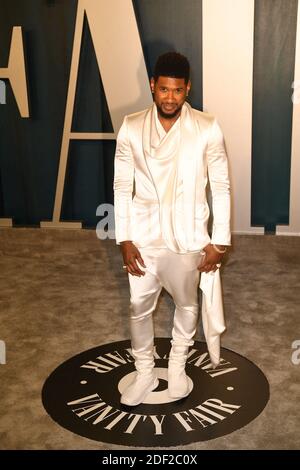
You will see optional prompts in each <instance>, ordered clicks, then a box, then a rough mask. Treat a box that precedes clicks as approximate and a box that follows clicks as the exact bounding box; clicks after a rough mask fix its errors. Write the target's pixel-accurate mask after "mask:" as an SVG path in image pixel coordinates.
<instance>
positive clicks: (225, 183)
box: [206, 119, 231, 245]
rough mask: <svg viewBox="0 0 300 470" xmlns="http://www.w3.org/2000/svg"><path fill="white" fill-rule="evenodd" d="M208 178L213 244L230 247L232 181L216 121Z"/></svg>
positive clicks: (208, 151) (213, 126) (208, 163)
mask: <svg viewBox="0 0 300 470" xmlns="http://www.w3.org/2000/svg"><path fill="white" fill-rule="evenodd" d="M206 157H207V165H208V176H209V182H210V187H211V192H212V208H213V227H212V237H211V243H214V244H218V245H230V244H231V233H230V181H229V174H228V160H227V155H226V150H225V145H224V138H223V133H222V131H221V128H220V126H219V124H218V122H217V120H216V119H214V121H213V124H212V127H211V130H210V136H209V140H208V146H207V152H206Z"/></svg>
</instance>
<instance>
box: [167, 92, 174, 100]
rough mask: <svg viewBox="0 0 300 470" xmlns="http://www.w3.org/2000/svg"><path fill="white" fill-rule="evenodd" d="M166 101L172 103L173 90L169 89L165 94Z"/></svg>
mask: <svg viewBox="0 0 300 470" xmlns="http://www.w3.org/2000/svg"><path fill="white" fill-rule="evenodd" d="M167 103H174V95H173V91H171V90H169V92H168V94H167Z"/></svg>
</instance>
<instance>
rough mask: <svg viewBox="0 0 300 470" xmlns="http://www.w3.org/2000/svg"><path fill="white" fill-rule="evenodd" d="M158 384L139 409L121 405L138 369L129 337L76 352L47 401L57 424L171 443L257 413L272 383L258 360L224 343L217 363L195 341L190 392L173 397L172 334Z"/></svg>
mask: <svg viewBox="0 0 300 470" xmlns="http://www.w3.org/2000/svg"><path fill="white" fill-rule="evenodd" d="M155 346H156V354H155V369H156V373H157V376H158V378H159V386H158V387H157V388H156V389H155V390H154V391H153V392H151V393H150V394H149V395H148V396H147V398H146V399H145V401H144V403H142V404H140V405H138V406H136V407H127V406H124V405H122V404H120V394H121V393H122V391H123V390H124V388H125V387H126V386H127V384H129V383H130V381H131V380H132V378H133V375H134V371H135V368H134V360H133V357H132V356H131V354H130V341H129V340H126V341H120V342H117V343H111V344H105V345H103V346H99V347H96V348H93V349H90V350H88V351H84V352H83V353H81V354H78V355H77V356H74V357H72V358H71V359H69V360H67V361H66V362H64V363H63V364H61V365H60V366H59V367H58V368H57V369H55V370H54V371H53V372H52V374H51V375H50V376H49V377H48V378H47V380H46V382H45V384H44V387H43V391H42V400H43V405H44V407H45V409H46V410H47V412H48V413H49V415H50V416H51V417H52V418H53V419H54V421H56V422H57V423H58V424H60V425H61V426H63V427H64V428H66V429H69V430H70V431H72V432H74V433H76V434H79V435H81V436H84V437H86V438H89V439H94V440H96V441H102V442H109V443H113V444H121V445H125V446H142V447H156V446H157V447H160V446H161V447H168V446H178V445H185V444H190V443H193V442H197V441H206V440H209V439H214V438H216V437H220V436H224V435H225V434H229V433H231V432H233V431H235V430H236V429H239V428H241V427H243V426H245V425H246V424H248V423H249V422H250V421H252V420H253V419H254V418H256V417H257V416H258V415H259V414H260V413H261V411H262V410H263V409H264V407H265V406H266V404H267V402H268V400H269V384H268V382H267V379H266V377H265V376H264V374H263V373H262V371H261V370H260V369H259V368H258V367H257V366H256V365H255V364H253V363H252V362H251V361H249V360H247V359H246V358H244V357H242V356H240V355H239V354H237V353H235V352H233V351H230V350H229V349H225V348H222V349H221V357H222V359H221V363H220V365H219V366H218V367H217V368H215V369H213V368H212V365H211V363H210V360H209V356H208V352H207V348H206V344H205V343H202V342H199V341H196V342H195V344H194V346H193V347H191V348H190V352H189V357H188V361H187V365H186V372H187V374H188V376H189V380H190V385H191V389H192V391H191V393H190V395H189V396H187V397H186V398H183V399H181V400H174V399H171V398H169V396H168V383H167V367H168V355H169V351H170V347H171V345H170V339H169V338H156V339H155Z"/></svg>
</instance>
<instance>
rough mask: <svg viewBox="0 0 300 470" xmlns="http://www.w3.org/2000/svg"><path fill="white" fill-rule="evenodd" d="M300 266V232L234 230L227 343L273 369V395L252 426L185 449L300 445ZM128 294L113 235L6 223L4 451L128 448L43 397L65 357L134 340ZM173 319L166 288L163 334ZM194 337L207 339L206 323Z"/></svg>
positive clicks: (158, 320)
mask: <svg viewBox="0 0 300 470" xmlns="http://www.w3.org/2000/svg"><path fill="white" fill-rule="evenodd" d="M299 263H300V238H298V237H283V236H272V235H265V236H259V235H243V236H242V235H239V236H238V235H236V236H234V237H233V246H232V249H231V250H230V253H229V255H228V256H227V259H226V263H224V266H223V268H222V280H223V292H224V307H225V313H226V322H227V331H226V332H225V334H224V335H223V337H222V345H223V346H224V347H225V348H228V349H231V350H233V351H236V352H238V353H239V354H241V355H243V356H245V357H246V358H248V359H250V360H251V361H253V362H254V363H255V364H256V365H257V366H258V367H259V368H260V369H261V370H262V371H263V372H264V374H265V375H266V377H267V379H268V381H269V384H270V391H271V396H270V401H269V402H268V404H267V406H266V408H265V409H264V410H263V412H262V413H261V414H260V415H259V416H258V417H257V418H256V419H255V420H253V421H252V422H251V423H249V424H248V425H246V426H245V427H243V428H241V429H239V430H237V431H235V432H233V433H232V434H229V435H226V436H223V437H220V438H217V439H213V440H210V441H205V442H199V443H196V444H191V445H186V446H184V447H183V448H184V449H299V447H300V428H299V422H300V407H299V403H300V364H299V365H297V363H293V361H292V355H293V352H294V353H295V351H294V350H293V348H292V343H293V342H294V341H295V340H299V341H300V307H299V306H300V271H299V265H300V264H299ZM128 301H129V293H128V281H127V277H126V274H124V272H123V270H122V259H121V255H120V251H119V247H118V246H116V245H115V242H114V240H106V241H101V240H99V239H97V237H96V232H95V231H94V230H87V229H84V230H59V229H49V230H47V229H40V228H21V227H20V228H12V229H11V228H7V229H6V228H1V229H0V315H1V328H0V340H2V341H4V342H5V346H6V363H5V364H0V383H1V385H0V387H1V400H0V449H120V448H121V449H122V448H123V449H128V448H127V447H125V446H124V447H122V446H117V445H112V444H106V443H101V442H96V441H93V440H89V439H87V438H84V437H81V436H79V435H76V434H73V433H71V432H70V431H68V430H66V429H64V428H62V427H60V426H59V425H58V424H57V423H55V422H54V421H53V420H52V419H51V418H50V417H49V416H48V415H47V413H46V411H45V409H44V408H43V405H42V402H41V389H42V387H43V384H44V382H45V380H46V378H47V377H48V376H49V374H50V373H51V372H52V371H53V370H54V369H55V368H56V367H57V366H58V365H59V364H61V363H63V362H64V361H66V360H67V359H68V358H70V357H72V356H74V355H76V354H79V353H80V352H83V351H85V350H87V349H91V348H93V347H96V346H99V345H101V344H106V343H109V342H115V341H121V340H124V339H128V338H129V330H128V322H127V306H128ZM172 315H173V304H172V299H171V298H170V296H169V295H168V294H167V293H166V292H164V293H163V294H162V295H161V298H160V300H159V304H158V307H157V312H156V315H155V331H156V336H159V337H170V334H171V325H172ZM196 339H200V340H202V339H203V336H202V332H201V327H199V332H198V334H197V338H196ZM2 344H3V343H2ZM299 344H300V343H299ZM299 357H300V354H299V355H298V358H299ZM294 358H295V354H294ZM294 362H299V361H294ZM177 448H179V447H177Z"/></svg>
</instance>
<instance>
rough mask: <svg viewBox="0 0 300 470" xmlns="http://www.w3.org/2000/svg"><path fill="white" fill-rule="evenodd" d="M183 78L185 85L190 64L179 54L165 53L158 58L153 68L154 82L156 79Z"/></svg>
mask: <svg viewBox="0 0 300 470" xmlns="http://www.w3.org/2000/svg"><path fill="white" fill-rule="evenodd" d="M161 76H162V77H173V78H184V81H185V84H187V83H188V81H189V79H190V63H189V61H188V59H187V58H186V57H185V56H184V55H182V54H179V52H166V53H165V54H162V55H160V56H159V57H158V59H157V61H156V64H155V68H154V74H153V77H154V80H155V81H157V80H158V77H161Z"/></svg>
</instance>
